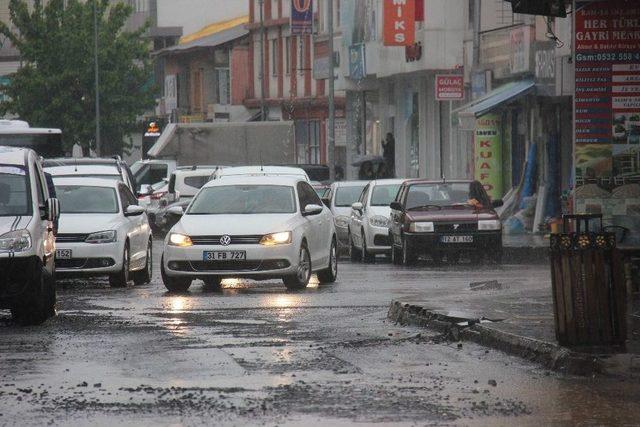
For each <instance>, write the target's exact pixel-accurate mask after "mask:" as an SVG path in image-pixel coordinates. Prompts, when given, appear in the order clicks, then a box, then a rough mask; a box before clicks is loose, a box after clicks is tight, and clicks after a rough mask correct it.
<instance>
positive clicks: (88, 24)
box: [0, 0, 155, 155]
mask: <svg viewBox="0 0 640 427" xmlns="http://www.w3.org/2000/svg"><path fill="white" fill-rule="evenodd" d="M29 3H31V2H27V1H25V0H11V1H10V4H9V10H10V16H11V22H12V23H13V27H14V29H12V28H10V27H9V26H8V25H6V24H4V23H0V34H2V35H4V36H6V37H7V38H8V39H9V40H11V42H12V43H13V44H14V45H15V47H16V48H18V50H19V51H20V54H21V58H22V67H21V68H20V69H19V70H18V71H17V72H16V73H15V74H13V76H12V77H11V82H10V84H9V85H8V86H7V87H5V89H4V91H5V95H7V96H8V100H7V101H5V102H2V103H0V114H6V113H13V114H16V115H17V116H18V117H20V118H21V119H23V120H26V121H27V122H29V123H30V124H31V125H32V126H42V127H57V128H61V129H62V132H63V137H64V144H65V148H66V149H68V150H70V149H71V147H72V146H73V144H74V143H78V144H80V145H81V146H82V147H83V149H84V150H85V152H87V151H88V150H87V149H88V148H89V147H91V148H95V124H96V114H95V112H96V110H95V95H96V94H95V80H94V72H95V68H94V7H95V8H96V13H97V19H98V40H99V49H98V64H99V67H98V69H99V73H100V79H99V80H100V87H99V89H100V116H101V117H100V126H101V133H100V134H101V142H102V153H101V154H103V155H108V154H121V153H122V151H123V149H127V148H128V147H130V145H131V144H130V142H129V140H130V138H128V136H129V135H130V133H131V132H132V130H133V129H134V127H135V126H136V119H137V117H139V116H140V115H141V114H143V113H144V112H145V111H148V110H149V109H150V108H152V107H153V106H154V103H155V87H154V85H152V84H151V81H152V70H153V66H152V62H151V57H150V50H149V43H148V41H147V40H145V39H144V38H143V33H144V32H145V31H146V29H147V27H144V28H141V29H139V30H137V31H133V32H131V31H124V30H123V28H124V25H125V23H126V20H127V18H128V17H129V16H130V15H131V12H132V9H131V7H129V6H128V5H126V4H124V3H122V2H118V3H116V4H115V5H111V6H109V4H108V3H109V2H108V0H87V1H86V2H84V1H81V0H49V1H48V2H47V3H46V5H43V4H42V3H43V2H42V0H33V4H32V5H31V6H30V5H29Z"/></svg>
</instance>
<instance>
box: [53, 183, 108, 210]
mask: <svg viewBox="0 0 640 427" xmlns="http://www.w3.org/2000/svg"><path fill="white" fill-rule="evenodd" d="M56 195H57V197H58V200H59V201H60V212H61V213H67V214H94V213H118V200H117V198H116V190H115V189H113V188H110V187H92V186H82V185H60V186H56Z"/></svg>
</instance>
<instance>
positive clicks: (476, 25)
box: [469, 0, 482, 71]
mask: <svg viewBox="0 0 640 427" xmlns="http://www.w3.org/2000/svg"><path fill="white" fill-rule="evenodd" d="M469 1H472V2H473V69H474V71H476V70H477V69H478V67H479V66H480V12H481V8H482V3H481V0H469Z"/></svg>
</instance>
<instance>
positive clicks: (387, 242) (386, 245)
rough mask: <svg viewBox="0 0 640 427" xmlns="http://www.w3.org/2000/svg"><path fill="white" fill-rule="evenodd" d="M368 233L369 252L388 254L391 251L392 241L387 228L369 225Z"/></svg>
mask: <svg viewBox="0 0 640 427" xmlns="http://www.w3.org/2000/svg"><path fill="white" fill-rule="evenodd" d="M366 233H367V234H366V236H367V251H368V252H371V253H387V252H389V251H391V239H390V238H389V229H388V228H387V227H376V226H373V225H368V226H367V230H366Z"/></svg>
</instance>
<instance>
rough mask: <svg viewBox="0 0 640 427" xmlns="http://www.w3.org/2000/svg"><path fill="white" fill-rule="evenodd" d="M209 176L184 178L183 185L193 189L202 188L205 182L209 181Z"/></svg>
mask: <svg viewBox="0 0 640 427" xmlns="http://www.w3.org/2000/svg"><path fill="white" fill-rule="evenodd" d="M209 178H210V175H201V176H187V177H185V178H184V184H185V185H188V186H189V187H193V188H198V189H199V188H202V187H203V186H204V185H205V184H206V183H207V182H209V181H210V179H209Z"/></svg>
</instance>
